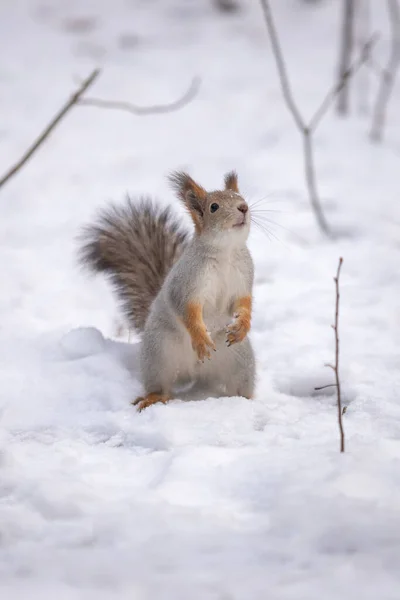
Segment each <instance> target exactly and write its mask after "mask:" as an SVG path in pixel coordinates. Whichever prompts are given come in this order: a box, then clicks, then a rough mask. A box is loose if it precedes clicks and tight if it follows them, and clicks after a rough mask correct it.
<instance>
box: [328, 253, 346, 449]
mask: <svg viewBox="0 0 400 600" xmlns="http://www.w3.org/2000/svg"><path fill="white" fill-rule="evenodd" d="M342 264H343V258H339V265H338V268H337V273H336V277H334V282H335V288H336V308H335V324H334V325H332V327H333V331H334V332H335V364H334V365H327V366H329V367H330V368H331V369H333V371H334V373H335V379H336V390H337V414H338V424H339V432H340V452H344V429H343V421H342V415H343V414H344V413H343V411H342V396H341V389H340V377H339V301H340V290H339V277H340V270H341V268H342Z"/></svg>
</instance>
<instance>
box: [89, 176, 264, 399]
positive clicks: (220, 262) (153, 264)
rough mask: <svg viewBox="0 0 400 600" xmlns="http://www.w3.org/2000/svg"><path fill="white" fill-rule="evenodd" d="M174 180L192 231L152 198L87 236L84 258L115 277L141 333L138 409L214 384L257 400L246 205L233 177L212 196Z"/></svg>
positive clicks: (112, 212)
mask: <svg viewBox="0 0 400 600" xmlns="http://www.w3.org/2000/svg"><path fill="white" fill-rule="evenodd" d="M169 182H170V184H171V185H172V187H173V189H174V190H175V192H176V194H177V196H178V198H179V199H180V201H181V202H182V203H183V205H184V207H185V208H186V209H187V211H188V212H189V215H190V216H191V218H192V220H193V224H194V234H193V235H192V236H191V235H190V234H189V233H188V232H185V231H183V230H182V229H181V227H180V223H179V220H178V219H177V218H176V217H174V216H173V215H172V213H171V211H170V209H169V208H166V209H162V208H161V207H157V206H156V205H154V203H153V201H152V200H151V199H150V198H143V199H141V200H140V201H138V202H132V201H131V200H130V199H129V198H128V200H127V203H126V204H125V205H123V206H118V205H115V204H112V205H111V206H110V207H109V208H106V209H103V211H102V212H101V213H100V215H99V218H98V220H97V221H96V222H95V223H94V224H91V225H88V226H86V227H85V228H84V230H83V231H82V234H81V236H80V240H81V246H80V262H81V264H83V265H84V266H86V267H89V269H90V270H91V271H93V272H102V273H104V274H105V275H106V276H108V278H109V279H110V280H111V283H112V284H113V286H114V288H115V290H116V292H117V295H118V297H119V299H120V300H121V301H122V306H123V310H124V313H125V315H126V317H127V319H128V321H129V323H130V325H132V326H133V327H134V329H135V330H136V331H138V332H141V333H142V342H141V350H140V370H141V375H142V382H143V385H144V395H143V396H141V397H139V398H137V399H136V400H134V401H133V402H132V404H134V405H136V406H137V409H138V410H139V411H142V410H143V409H144V408H146V407H148V406H151V405H152V404H155V403H157V402H162V403H167V402H168V401H169V400H170V399H171V398H172V393H173V387H174V385H177V384H179V382H184V381H185V382H188V381H193V382H198V383H203V384H207V385H212V386H213V387H214V388H215V391H217V390H218V392H219V395H225V396H242V397H245V398H249V399H250V398H252V397H253V393H254V385H255V358H254V353H253V349H252V346H251V343H250V340H249V338H248V336H247V334H248V333H249V330H250V325H251V314H252V288H253V280H254V266H253V261H252V258H251V255H250V252H249V250H248V248H247V245H246V242H247V238H248V235H249V231H250V213H249V207H248V204H247V202H246V201H245V200H244V198H243V197H242V196H241V194H240V192H239V188H238V177H237V174H236V172H235V171H232V172H230V173H228V174H227V175H225V178H224V184H225V185H224V189H223V190H222V191H213V192H207V191H206V190H205V189H204V188H203V187H202V186H200V185H199V184H197V183H196V182H195V181H194V180H193V179H192V178H191V177H190V176H189V175H188V174H187V173H185V172H178V171H176V172H173V173H172V174H171V175H169Z"/></svg>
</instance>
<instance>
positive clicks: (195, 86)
mask: <svg viewBox="0 0 400 600" xmlns="http://www.w3.org/2000/svg"><path fill="white" fill-rule="evenodd" d="M199 87H200V78H199V77H195V78H194V79H193V81H192V82H191V84H190V86H189V88H188V89H187V90H186V92H185V93H184V94H183V96H181V97H180V98H178V100H175V101H174V102H171V103H170V104H154V105H152V106H137V105H135V104H131V103H130V102H124V101H119V100H102V99H100V98H81V99H80V101H79V104H80V105H82V106H95V107H97V108H109V109H116V110H124V111H126V112H129V113H131V114H133V115H139V116H144V115H154V114H161V113H168V112H173V111H175V110H179V109H180V108H182V107H183V106H185V105H186V104H189V102H191V100H193V98H194V97H195V96H196V94H197V93H198V91H199Z"/></svg>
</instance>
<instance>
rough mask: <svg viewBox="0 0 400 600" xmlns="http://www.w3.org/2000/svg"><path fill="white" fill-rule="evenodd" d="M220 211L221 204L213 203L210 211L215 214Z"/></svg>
mask: <svg viewBox="0 0 400 600" xmlns="http://www.w3.org/2000/svg"><path fill="white" fill-rule="evenodd" d="M218 209H219V204H217V203H216V202H213V203H212V204H211V206H210V211H211V212H215V211H216V210H218Z"/></svg>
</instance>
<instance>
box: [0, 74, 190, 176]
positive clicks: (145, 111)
mask: <svg viewBox="0 0 400 600" xmlns="http://www.w3.org/2000/svg"><path fill="white" fill-rule="evenodd" d="M99 75H100V69H95V70H94V71H93V72H92V73H91V74H90V75H89V77H87V78H86V79H85V80H84V81H83V82H82V84H81V85H80V87H79V88H78V90H77V91H76V92H75V93H74V94H73V95H72V96H71V98H70V99H69V100H68V101H67V102H66V103H65V104H64V106H63V107H62V108H61V109H60V110H59V111H58V113H57V114H56V116H55V117H54V118H53V119H52V120H51V121H50V123H49V124H48V125H47V127H46V128H45V129H44V130H43V132H42V133H41V134H40V135H39V137H38V138H37V139H36V140H35V141H34V142H33V144H32V145H31V146H30V147H29V148H28V150H27V151H26V152H25V153H24V154H23V155H22V157H21V158H20V159H19V160H18V162H16V163H15V165H14V166H13V167H11V169H9V170H8V171H7V172H6V173H5V174H4V175H3V176H2V177H1V178H0V188H1V187H2V186H3V185H5V184H6V183H7V182H8V181H9V180H10V179H11V178H12V177H13V176H14V175H16V174H17V173H18V171H20V169H22V167H23V166H24V165H25V164H26V163H27V162H28V161H29V160H30V159H31V158H32V156H33V155H34V154H35V152H36V151H37V150H38V149H39V148H40V147H41V146H42V144H43V143H44V142H45V141H46V139H47V138H48V137H49V136H50V134H51V133H52V132H53V130H54V129H55V128H56V127H57V125H58V124H59V123H60V122H61V121H62V119H63V118H64V117H65V116H66V115H67V114H68V112H69V111H70V110H71V108H72V107H73V106H76V105H90V106H97V107H100V108H111V109H116V110H125V111H128V112H131V113H133V114H135V115H149V114H155V113H166V112H173V111H175V110H179V109H180V108H182V107H183V106H185V105H186V104H188V103H189V102H190V101H191V100H193V98H194V97H195V95H196V94H197V92H198V90H199V87H200V79H199V78H197V77H196V78H194V79H193V81H192V82H191V84H190V86H189V88H188V90H187V91H186V92H185V93H184V95H183V96H182V97H181V98H178V100H175V102H171V103H170V104H156V105H154V106H148V107H145V106H135V105H133V104H130V103H129V102H113V101H109V100H101V99H100V98H85V99H84V98H82V96H83V94H84V93H85V92H86V90H87V89H88V88H89V87H90V86H91V85H92V84H93V83H94V81H95V80H96V79H97V77H98V76H99Z"/></svg>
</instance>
